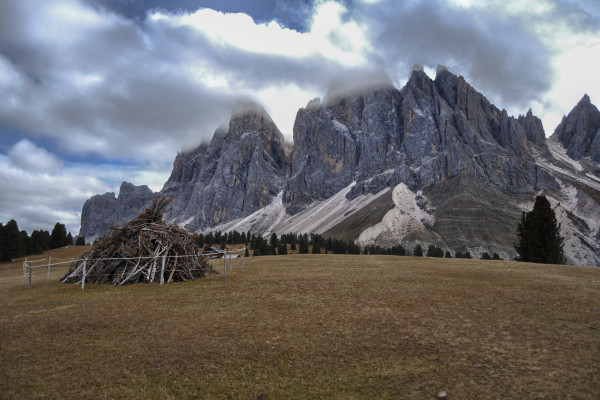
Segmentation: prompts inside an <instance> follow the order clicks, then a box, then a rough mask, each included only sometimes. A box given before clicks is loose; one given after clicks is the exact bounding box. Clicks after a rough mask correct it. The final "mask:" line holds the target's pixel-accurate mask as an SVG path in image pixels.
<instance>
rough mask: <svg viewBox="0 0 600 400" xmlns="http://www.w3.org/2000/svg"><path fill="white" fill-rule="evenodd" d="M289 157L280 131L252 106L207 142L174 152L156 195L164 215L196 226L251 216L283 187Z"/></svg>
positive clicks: (206, 225)
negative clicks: (166, 202)
mask: <svg viewBox="0 0 600 400" xmlns="http://www.w3.org/2000/svg"><path fill="white" fill-rule="evenodd" d="M288 170H289V161H288V155H287V153H286V148H285V144H284V140H283V135H282V134H281V132H280V131H279V129H277V127H276V126H275V124H274V123H273V121H272V120H271V118H270V117H269V116H268V115H267V113H266V112H265V111H264V110H262V109H260V108H259V107H258V106H255V105H254V106H249V107H246V108H245V109H243V110H240V111H238V112H236V113H235V114H234V115H233V116H232V118H231V120H230V121H229V126H228V127H227V128H219V129H217V131H216V132H215V134H214V136H213V139H212V140H211V142H210V143H209V144H203V145H201V146H199V147H198V148H196V149H195V150H193V151H191V152H187V153H179V154H178V155H177V158H176V159H175V162H174V165H173V172H172V173H171V176H170V178H169V180H168V181H167V183H166V184H165V186H164V188H163V190H162V191H161V194H163V195H166V196H169V197H172V198H173V199H174V201H173V202H172V203H171V204H170V210H169V211H168V212H167V214H166V216H165V217H166V218H167V219H168V220H170V221H173V222H176V223H177V224H180V225H182V226H184V227H186V228H187V229H190V230H198V229H204V228H207V227H210V226H214V225H217V224H220V223H223V222H227V221H229V220H231V219H235V218H239V217H242V216H246V215H248V214H251V213H252V212H254V211H256V210H258V209H260V208H262V207H265V206H266V205H268V204H270V203H271V202H272V201H273V200H274V199H275V198H276V197H277V196H278V195H279V193H280V192H281V191H282V190H283V187H284V184H285V180H286V178H287V175H288Z"/></svg>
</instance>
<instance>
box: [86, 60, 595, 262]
mask: <svg viewBox="0 0 600 400" xmlns="http://www.w3.org/2000/svg"><path fill="white" fill-rule="evenodd" d="M158 194H160V195H166V196H169V197H171V198H173V202H172V203H171V208H170V210H169V211H168V212H167V213H166V215H165V219H167V220H168V221H169V222H173V223H176V224H178V225H180V226H183V227H185V228H186V229H188V230H190V231H194V232H206V231H214V230H221V231H229V230H237V231H251V232H253V233H255V234H261V235H265V236H267V235H270V234H271V233H272V232H275V233H277V234H281V233H289V232H294V233H320V234H322V235H324V236H326V237H334V238H340V239H345V240H354V241H355V242H356V243H357V244H359V245H363V246H364V245H369V244H378V245H381V246H392V245H396V244H402V245H403V246H404V247H405V248H408V249H412V248H413V247H414V246H416V245H417V244H421V245H425V246H426V245H430V244H432V245H436V246H438V247H441V248H442V249H444V250H449V251H450V252H451V253H454V252H457V251H460V252H465V251H469V252H470V253H471V254H472V255H473V256H475V257H478V256H480V255H481V254H483V253H484V252H487V253H489V254H492V253H498V254H499V255H500V256H501V257H503V258H505V259H512V258H514V257H515V256H516V252H515V250H514V247H513V242H514V241H516V227H517V224H518V221H519V219H520V216H521V213H522V212H523V211H529V210H530V209H531V208H532V206H533V202H534V199H535V196H536V195H539V194H544V195H545V196H546V197H548V199H549V200H550V202H551V204H552V206H553V208H554V211H555V214H556V216H557V219H558V220H559V222H560V223H561V230H562V234H563V236H564V237H565V246H564V249H565V255H566V257H567V259H568V261H569V262H570V263H573V264H579V265H600V112H599V111H598V109H597V108H596V107H595V106H594V105H593V104H592V103H591V101H590V99H589V97H588V96H587V95H585V96H584V97H583V98H582V99H581V101H580V102H579V103H578V104H577V105H576V106H575V107H574V108H573V110H572V111H571V112H570V113H569V114H568V115H567V116H565V117H564V118H563V120H562V122H561V123H560V124H559V126H558V127H557V128H556V130H555V131H554V134H553V135H552V136H550V137H549V138H546V135H545V132H544V128H543V126H542V122H541V120H540V119H539V118H537V117H536V116H534V115H533V114H532V112H531V110H529V112H527V113H526V114H525V115H521V116H519V117H518V118H515V117H513V116H509V115H508V114H507V112H506V111H505V110H500V109H498V108H497V107H496V106H494V105H493V104H491V103H490V102H489V101H488V100H487V99H486V98H485V96H483V95H482V94H481V93H479V92H478V91H476V90H475V89H474V88H473V87H472V86H471V85H470V84H469V83H467V82H466V81H465V79H464V78H463V77H461V76H457V75H455V74H453V73H451V72H450V71H448V70H447V69H446V68H445V67H442V66H439V67H438V68H437V71H436V77H435V79H431V78H430V77H429V76H428V75H427V74H426V73H425V72H424V71H423V70H422V69H415V70H413V71H412V73H411V76H410V78H409V80H408V82H407V84H406V86H404V87H403V88H402V89H397V88H396V87H394V85H393V84H392V83H391V81H390V80H389V79H387V78H386V77H375V78H374V79H368V80H365V82H364V83H362V84H361V82H358V83H357V82H355V83H354V84H353V85H352V87H351V88H350V87H348V86H347V85H346V86H345V85H344V84H339V85H333V86H332V87H331V88H330V90H329V92H328V93H327V95H326V96H325V98H324V99H323V100H322V101H321V100H320V99H313V100H311V101H310V102H309V103H308V104H307V105H306V107H304V108H301V109H300V110H298V113H297V115H296V121H295V124H294V131H293V144H290V143H286V142H285V141H284V138H283V135H282V134H281V132H280V131H279V129H278V128H277V126H276V125H275V124H274V123H273V121H272V120H271V118H270V117H269V116H268V115H267V113H266V112H265V111H264V110H263V109H262V108H260V107H259V106H258V105H256V104H245V105H243V106H240V107H239V109H237V110H235V111H234V112H233V113H232V116H231V119H230V121H229V124H228V125H227V126H224V127H221V128H219V129H217V130H216V131H215V133H214V135H213V137H212V140H211V141H210V143H203V144H201V145H200V146H198V147H197V148H196V149H194V150H192V151H188V152H180V153H179V154H178V155H177V157H176V159H175V161H174V164H173V170H172V173H171V176H170V177H169V179H168V180H167V182H166V183H165V185H164V187H163V189H162V190H161V191H160V192H159V193H158ZM156 195H157V193H153V192H152V191H151V190H150V189H149V188H148V187H147V186H134V185H131V184H129V183H126V182H124V183H123V184H122V186H121V189H120V192H119V195H118V197H115V194H114V193H106V194H103V195H96V196H93V197H92V198H90V199H89V200H87V201H86V202H85V204H84V206H83V210H82V217H81V231H80V235H81V236H84V237H85V238H86V241H88V242H92V241H94V240H96V239H98V238H99V237H100V236H101V235H103V234H104V233H106V232H107V230H108V229H109V227H110V226H111V225H118V224H121V223H123V222H126V221H127V220H128V219H130V218H132V217H134V216H135V215H137V214H138V213H139V212H140V211H141V210H142V209H143V208H144V207H145V206H146V205H147V204H148V202H149V201H151V200H152V199H153V198H154V197H155V196H156Z"/></svg>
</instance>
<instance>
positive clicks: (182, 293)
mask: <svg viewBox="0 0 600 400" xmlns="http://www.w3.org/2000/svg"><path fill="white" fill-rule="evenodd" d="M3 268H4V265H3V266H0V271H2V270H3ZM16 274H17V275H16V280H15V283H14V284H13V285H9V286H6V285H3V286H2V288H1V289H0V290H1V291H2V295H1V296H0V307H1V308H2V310H3V312H2V315H0V327H2V328H1V330H0V332H1V338H2V346H0V366H1V367H0V392H1V393H2V397H3V398H7V399H12V398H15V399H16V398H33V397H35V398H61V399H77V398H90V399H94V398H114V399H119V398H122V399H126V398H127V399H132V398H139V399H142V398H144V399H147V398H179V399H191V398H211V399H225V398H233V399H259V398H260V399H271V400H273V399H285V398H295V399H314V398H331V399H349V398H356V399H358V398H381V399H386V398H389V399H399V398H402V399H426V398H434V397H435V394H436V393H437V392H438V390H446V391H447V392H448V396H449V398H453V399H484V398H510V399H517V398H518V399H557V398H577V399H596V398H597V395H598V392H599V391H600V383H599V382H598V379H597V373H598V365H599V364H600V325H599V323H598V321H600V297H599V296H598V293H599V292H600V270H598V269H595V268H582V267H568V266H542V265H534V264H525V263H514V262H502V261H498V262H496V261H477V260H454V259H451V260H448V259H428V258H419V259H417V258H412V257H393V256H388V257H386V256H331V255H321V256H298V255H296V256H280V257H250V258H248V259H246V268H245V272H244V273H243V274H242V273H241V272H240V269H239V265H234V270H233V273H231V274H228V277H227V278H223V276H222V275H221V276H215V277H210V278H205V279H201V280H196V281H194V282H187V283H182V284H169V285H165V286H163V287H162V288H161V287H159V286H158V285H134V286H131V287H119V288H115V287H112V286H104V285H88V286H86V289H85V291H82V290H81V289H80V288H79V286H77V285H66V284H60V283H58V282H57V281H53V282H51V283H47V282H45V280H40V281H37V282H34V286H33V288H32V289H31V290H28V289H24V288H23V287H22V286H21V284H20V282H19V279H18V278H19V271H18V270H17V271H16ZM3 276H5V275H3ZM44 278H45V277H44Z"/></svg>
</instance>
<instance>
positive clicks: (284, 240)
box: [196, 230, 501, 260]
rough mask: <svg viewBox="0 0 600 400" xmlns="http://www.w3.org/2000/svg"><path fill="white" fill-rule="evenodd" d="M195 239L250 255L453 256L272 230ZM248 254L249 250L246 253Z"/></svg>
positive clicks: (211, 234) (458, 254)
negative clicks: (242, 247)
mask: <svg viewBox="0 0 600 400" xmlns="http://www.w3.org/2000/svg"><path fill="white" fill-rule="evenodd" d="M196 242H197V243H198V245H199V246H200V247H205V248H206V249H208V248H210V247H219V248H221V249H225V248H226V247H227V245H231V244H244V245H245V246H246V247H248V248H250V249H252V254H253V255H254V256H271V255H285V254H288V248H289V250H290V251H297V252H298V253H299V254H309V253H312V254H323V253H325V254H368V255H396V256H408V255H411V254H412V255H414V256H415V257H423V256H427V257H440V258H453V256H452V255H451V253H450V251H448V250H446V252H444V250H442V249H441V248H439V247H437V246H434V245H429V246H428V247H427V249H426V250H424V248H423V246H421V245H420V244H418V245H416V246H415V248H414V249H413V251H412V253H411V252H410V251H409V250H407V249H405V248H404V247H403V246H402V245H396V246H391V247H382V246H378V245H368V246H365V247H364V248H363V249H361V248H360V247H359V246H358V245H356V244H355V243H354V241H352V240H347V241H346V240H341V239H335V238H324V237H323V236H322V235H320V234H316V233H312V234H306V233H304V234H297V233H286V234H282V235H281V236H277V234H276V233H272V234H271V236H270V238H269V239H268V240H267V239H265V238H263V237H262V236H261V235H255V234H253V233H251V232H237V231H235V230H233V231H230V232H221V231H216V232H209V233H207V234H198V235H197V236H196ZM248 254H249V253H248ZM454 258H471V254H470V253H469V252H468V251H467V252H464V253H463V252H460V251H457V252H456V253H455V255H454ZM481 259H483V260H492V259H493V260H501V258H500V256H499V255H498V254H497V253H494V254H493V256H490V255H489V254H488V253H483V255H482V257H481Z"/></svg>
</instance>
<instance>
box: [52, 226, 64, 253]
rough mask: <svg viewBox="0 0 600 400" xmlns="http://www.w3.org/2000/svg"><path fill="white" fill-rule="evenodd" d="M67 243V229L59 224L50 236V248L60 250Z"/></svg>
mask: <svg viewBox="0 0 600 400" xmlns="http://www.w3.org/2000/svg"><path fill="white" fill-rule="evenodd" d="M66 243H67V228H66V227H65V226H64V224H61V223H59V222H57V223H56V225H54V229H52V233H51V234H50V248H51V249H58V248H60V247H64V246H65V245H66Z"/></svg>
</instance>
